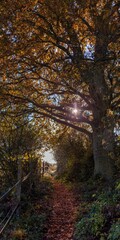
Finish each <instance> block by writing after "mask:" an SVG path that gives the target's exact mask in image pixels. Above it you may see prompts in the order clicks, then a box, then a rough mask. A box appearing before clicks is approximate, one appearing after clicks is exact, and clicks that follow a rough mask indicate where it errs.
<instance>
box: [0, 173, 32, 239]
mask: <svg viewBox="0 0 120 240" xmlns="http://www.w3.org/2000/svg"><path fill="white" fill-rule="evenodd" d="M30 174H31V172H29V173H28V174H27V175H26V176H25V177H24V178H23V179H22V180H21V181H18V182H17V183H15V184H14V185H13V186H12V187H11V188H10V189H8V190H7V191H6V192H5V193H4V194H3V195H2V196H1V197H0V202H2V200H3V199H5V198H6V197H7V196H8V194H9V193H10V192H12V190H13V189H14V188H15V187H16V186H18V185H19V184H20V183H23V182H25V181H26V180H27V179H28V178H29V176H30ZM19 204H20V202H17V203H16V204H15V205H14V206H12V207H11V208H10V209H9V211H8V212H7V214H6V216H5V217H4V219H3V220H2V221H1V223H0V234H2V233H3V231H4V230H5V228H6V227H7V225H8V224H9V222H10V221H11V219H12V217H13V215H14V213H15V212H16V210H17V208H18V206H19Z"/></svg>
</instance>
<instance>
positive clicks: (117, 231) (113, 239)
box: [107, 219, 120, 240]
mask: <svg viewBox="0 0 120 240" xmlns="http://www.w3.org/2000/svg"><path fill="white" fill-rule="evenodd" d="M119 239H120V219H119V220H118V221H117V222H116V223H113V224H112V226H111V228H110V231H109V235H108V238H107V240H119Z"/></svg>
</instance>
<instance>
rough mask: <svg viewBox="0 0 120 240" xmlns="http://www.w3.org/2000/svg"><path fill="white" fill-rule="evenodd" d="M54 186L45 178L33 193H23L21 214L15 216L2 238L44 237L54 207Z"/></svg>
mask: <svg viewBox="0 0 120 240" xmlns="http://www.w3.org/2000/svg"><path fill="white" fill-rule="evenodd" d="M52 192H53V187H52V183H51V182H50V181H49V179H43V180H42V181H41V182H40V183H38V185H36V186H34V189H32V191H31V193H30V194H29V195H26V194H25V192H24V193H23V194H22V200H21V207H20V216H19V217H18V216H17V215H16V216H14V218H13V220H12V221H11V222H10V224H9V226H8V228H7V229H6V230H5V231H4V233H3V235H2V240H8V239H9V240H22V239H24V240H33V239H35V240H37V239H41V240H42V239H44V235H45V232H46V230H47V225H46V224H47V220H48V218H49V215H50V212H51V209H52V207H51V206H50V198H51V197H52Z"/></svg>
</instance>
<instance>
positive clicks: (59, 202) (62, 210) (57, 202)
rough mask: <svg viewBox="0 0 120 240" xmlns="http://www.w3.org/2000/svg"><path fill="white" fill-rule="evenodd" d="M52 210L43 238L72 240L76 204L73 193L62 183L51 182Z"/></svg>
mask: <svg viewBox="0 0 120 240" xmlns="http://www.w3.org/2000/svg"><path fill="white" fill-rule="evenodd" d="M53 185H54V193H53V210H52V214H51V217H50V220H49V224H48V232H47V234H46V237H45V240H73V231H74V223H75V217H76V212H77V204H76V201H75V198H74V196H73V193H72V192H71V191H70V190H69V189H68V188H67V187H66V186H65V185H64V184H62V183H53Z"/></svg>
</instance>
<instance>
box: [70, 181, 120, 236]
mask: <svg viewBox="0 0 120 240" xmlns="http://www.w3.org/2000/svg"><path fill="white" fill-rule="evenodd" d="M103 185H104V183H103V182H101V181H100V180H96V181H93V180H92V179H91V180H89V181H88V182H86V183H84V184H83V183H82V185H81V186H80V187H79V188H80V190H79V191H80V193H82V195H80V209H79V213H78V217H77V223H76V226H75V233H74V240H119V239H120V204H119V202H120V183H119V182H117V183H116V184H115V186H114V187H112V188H110V187H108V188H107V187H106V186H103Z"/></svg>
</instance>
